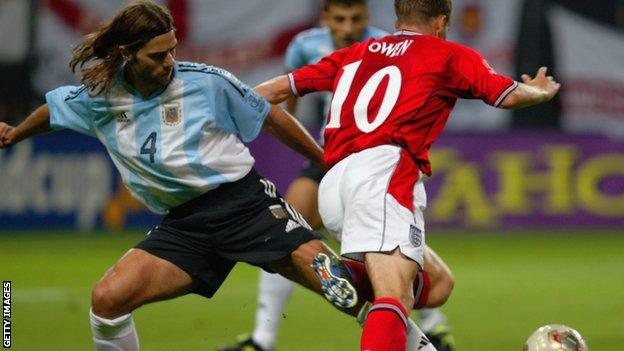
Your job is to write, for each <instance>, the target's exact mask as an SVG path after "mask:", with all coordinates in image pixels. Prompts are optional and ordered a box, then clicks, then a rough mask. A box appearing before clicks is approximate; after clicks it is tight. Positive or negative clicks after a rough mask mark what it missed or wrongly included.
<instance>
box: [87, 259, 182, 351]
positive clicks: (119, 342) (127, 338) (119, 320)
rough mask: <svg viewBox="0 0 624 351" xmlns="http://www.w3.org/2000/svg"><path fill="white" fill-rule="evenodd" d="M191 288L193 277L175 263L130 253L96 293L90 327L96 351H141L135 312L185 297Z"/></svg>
mask: <svg viewBox="0 0 624 351" xmlns="http://www.w3.org/2000/svg"><path fill="white" fill-rule="evenodd" d="M191 286H192V279H191V277H190V276H189V275H188V274H187V273H185V272H184V271H183V270H181V269H180V268H178V267H177V266H175V265H174V264H173V263H171V262H168V261H166V260H163V259H161V258H158V257H156V256H154V255H152V254H150V253H148V252H146V251H143V250H139V249H131V250H130V251H128V252H127V253H126V254H125V255H124V256H123V257H122V258H121V259H120V260H119V262H117V263H116V264H115V265H114V266H113V267H112V268H111V269H109V270H108V272H106V274H105V275H104V277H102V279H100V281H99V282H98V283H97V284H96V285H95V287H94V289H93V292H92V297H91V311H90V324H91V330H92V333H93V340H94V343H95V348H96V350H98V351H105V350H111V351H112V350H114V351H117V350H120V351H135V350H138V349H139V342H138V337H137V333H136V329H135V326H134V322H133V320H132V315H131V313H132V311H134V310H135V309H136V308H138V307H140V306H141V305H143V304H146V303H148V302H152V301H158V300H166V299H170V298H173V297H176V296H180V295H184V294H186V293H188V292H189V291H190V289H191Z"/></svg>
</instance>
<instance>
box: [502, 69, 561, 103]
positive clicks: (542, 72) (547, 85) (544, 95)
mask: <svg viewBox="0 0 624 351" xmlns="http://www.w3.org/2000/svg"><path fill="white" fill-rule="evenodd" d="M547 71H548V69H547V68H546V67H541V68H540V69H539V70H537V74H536V75H535V78H531V76H529V75H528V74H523V75H522V77H521V78H522V81H523V83H520V84H518V87H517V88H516V89H515V90H514V91H513V92H511V93H510V94H509V95H507V97H506V98H505V99H504V100H503V102H502V103H501V104H500V107H502V108H510V109H516V108H523V107H528V106H533V105H537V104H541V103H544V102H547V101H550V99H552V98H553V97H554V96H555V95H557V92H558V91H559V88H560V87H561V84H559V83H557V82H556V81H555V79H554V78H553V77H552V76H547V75H546V72H547Z"/></svg>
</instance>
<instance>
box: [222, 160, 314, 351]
mask: <svg viewBox="0 0 624 351" xmlns="http://www.w3.org/2000/svg"><path fill="white" fill-rule="evenodd" d="M323 174H324V172H323V170H322V169H320V167H318V166H316V165H310V166H309V167H307V168H305V169H304V170H303V171H302V173H301V175H300V176H299V177H298V178H295V180H293V182H292V183H291V184H290V186H289V187H288V190H287V192H286V198H285V199H286V202H288V203H289V204H290V205H291V206H292V207H293V208H294V209H295V210H296V211H297V212H299V214H301V215H302V216H303V218H304V219H305V220H306V222H307V223H308V224H309V225H310V226H311V227H312V228H313V229H318V228H320V227H321V226H322V225H323V223H322V222H321V216H320V214H319V213H318V203H317V197H318V185H319V182H320V180H321V179H322V178H323ZM294 287H295V283H294V282H292V281H290V280H288V279H286V278H284V277H283V276H281V275H279V274H271V273H267V272H265V271H261V272H260V277H259V281H258V308H257V309H256V316H255V325H254V330H253V332H252V333H251V335H243V336H241V337H239V340H238V341H237V342H236V343H235V344H234V345H232V346H226V347H222V348H219V351H241V350H243V348H244V347H247V348H253V349H254V350H257V351H264V350H270V349H272V348H273V345H274V344H275V340H276V338H277V332H278V330H279V327H280V323H281V321H282V319H283V318H282V314H283V312H284V309H285V308H286V304H287V303H288V299H289V298H290V296H291V294H292V291H293V289H294Z"/></svg>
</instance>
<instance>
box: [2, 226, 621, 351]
mask: <svg viewBox="0 0 624 351" xmlns="http://www.w3.org/2000/svg"><path fill="white" fill-rule="evenodd" d="M5 234H6V232H5ZM548 234H552V233H548ZM617 234H618V233H617V232H616V231H611V232H607V231H599V232H590V231H587V232H578V231H577V232H569V231H560V232H557V233H554V234H553V235H547V233H546V232H530V233H523V232H513V233H510V234H509V235H507V234H505V235H498V236H497V235H480V234H477V233H476V232H462V233H453V232H445V233H444V234H439V233H436V232H434V231H432V232H431V233H430V234H429V236H428V238H427V240H428V243H429V244H430V245H431V246H432V247H434V248H435V249H436V250H437V251H438V253H439V254H440V255H441V256H442V257H443V258H444V259H445V260H446V261H447V263H448V264H449V266H450V267H451V268H452V270H453V272H454V274H455V278H456V286H455V291H454V293H453V296H452V297H451V299H450V301H449V302H448V303H447V304H446V305H445V306H444V308H443V309H444V311H445V312H446V313H447V315H448V316H449V319H450V321H451V323H452V325H453V326H454V328H455V337H456V341H457V348H458V350H459V351H514V350H515V351H520V350H521V349H522V343H523V341H524V339H525V338H526V337H527V336H528V335H529V334H530V333H531V332H533V330H534V329H536V328H537V327H538V326H540V325H542V324H547V323H563V324H569V325H571V326H573V327H575V328H577V329H578V330H579V331H580V332H581V333H582V334H583V335H584V336H585V338H586V339H587V341H588V343H589V346H590V348H591V349H592V350H597V351H620V350H622V348H623V347H624V346H623V345H624V254H623V249H624V235H617ZM620 234H622V233H620ZM140 239H141V234H140V233H119V234H100V233H98V234H71V235H59V234H54V233H52V234H50V233H44V232H41V233H24V234H23V235H0V279H2V280H11V281H12V282H13V301H12V302H13V310H12V313H13V315H12V326H13V331H12V341H13V347H12V349H14V350H18V351H19V350H32V351H40V350H67V351H73V350H77V351H78V350H92V349H93V347H92V345H91V341H90V338H91V337H90V332H89V326H88V309H89V298H90V289H91V286H92V285H93V284H94V283H95V281H96V280H97V279H98V278H99V277H100V276H101V275H102V274H103V273H104V271H105V270H106V269H107V268H108V267H109V266H111V265H112V264H113V263H114V262H115V261H116V260H117V259H118V258H119V257H121V255H122V253H123V252H125V250H126V249H127V248H129V247H131V246H132V245H133V244H134V243H136V242H138V241H139V240H140ZM257 273H258V271H257V269H255V268H252V267H250V266H246V265H244V264H239V265H238V267H237V268H236V269H235V271H234V272H233V273H232V274H231V276H230V278H229V280H228V281H227V282H226V283H225V285H224V286H223V287H222V288H221V290H220V291H219V293H217V296H216V298H214V299H213V300H207V299H203V298H200V297H197V296H187V297H184V298H179V299H176V300H173V301H167V302H160V303H156V304H152V305H148V306H145V307H143V308H141V309H139V310H138V311H137V312H136V313H135V321H136V323H137V326H138V331H139V334H140V338H141V345H142V349H143V350H148V351H155V350H163V351H165V350H167V351H171V350H207V351H211V350H215V349H216V347H217V346H219V345H222V344H224V343H228V342H231V341H232V340H233V339H234V338H235V336H236V335H237V334H239V333H242V332H248V331H250V330H251V328H252V325H253V313H254V310H255V307H256V282H257V277H258V274H257ZM359 332H360V329H359V327H358V326H357V325H356V324H355V322H354V321H353V320H351V319H350V318H348V317H345V316H343V315H341V314H339V313H337V312H336V311H335V310H334V309H333V308H331V307H330V306H329V305H328V304H327V303H325V302H324V300H322V299H321V298H320V297H317V296H316V295H313V294H311V293H309V292H306V291H304V290H303V289H297V290H296V292H295V294H294V297H293V299H292V300H291V301H290V303H289V304H288V308H287V310H286V312H285V314H284V315H283V328H282V330H281V332H280V337H279V342H278V344H277V350H278V351H293V350H298V351H305V350H309V351H312V350H315V351H316V350H318V351H322V350H328V351H329V350H340V351H343V350H357V349H358V345H359Z"/></svg>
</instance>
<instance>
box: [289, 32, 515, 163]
mask: <svg viewBox="0 0 624 351" xmlns="http://www.w3.org/2000/svg"><path fill="white" fill-rule="evenodd" d="M290 79H291V87H292V88H293V91H294V92H295V93H296V94H298V95H305V94H307V93H310V92H314V91H333V92H334V96H333V99H332V103H331V109H330V112H329V116H328V119H327V126H326V127H325V145H324V148H325V164H326V165H327V167H328V168H331V167H333V166H334V165H335V164H336V163H338V162H339V161H340V160H342V159H344V158H345V157H347V156H349V155H350V154H352V153H356V152H359V151H362V150H364V149H367V148H371V147H375V146H379V145H383V144H393V145H399V146H401V147H402V148H403V149H404V150H405V151H407V153H408V154H409V155H410V156H411V157H412V159H413V160H414V161H415V162H416V164H417V166H418V168H419V169H420V170H421V171H422V172H423V173H425V174H427V175H431V165H430V163H429V148H430V147H431V144H432V143H433V142H434V141H435V140H436V138H437V137H438V135H439V134H440V132H441V131H442V129H443V128H444V125H445V124H446V121H447V119H448V117H449V114H450V113H451V110H452V109H453V107H454V105H455V102H456V101H457V98H472V99H475V98H476V99H481V100H483V101H485V102H486V103H488V104H490V105H492V106H498V105H499V104H500V103H501V102H502V101H503V100H504V98H505V97H506V96H507V95H508V94H509V93H510V92H511V91H513V89H515V87H516V86H517V82H516V81H514V80H512V79H511V78H509V77H506V76H503V75H499V74H497V73H496V72H494V71H493V70H492V68H491V67H490V66H489V65H488V64H487V62H486V61H485V60H484V59H483V58H482V57H481V56H480V55H479V54H478V53H477V52H475V51H473V50H472V49H469V48H467V47H464V46H461V45H459V44H455V43H452V42H448V41H445V40H442V39H440V38H437V37H434V36H428V35H419V34H417V33H412V32H407V31H402V32H398V33H395V35H391V36H387V37H384V38H381V39H369V40H367V41H364V42H362V43H356V44H354V45H353V46H351V47H349V48H345V49H342V50H338V51H336V52H334V53H333V54H331V55H329V56H327V57H325V58H323V59H322V60H321V61H320V62H318V63H316V64H313V65H308V66H304V67H302V68H300V69H298V70H295V71H294V72H292V73H291V74H290Z"/></svg>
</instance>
